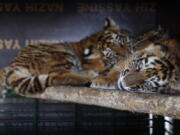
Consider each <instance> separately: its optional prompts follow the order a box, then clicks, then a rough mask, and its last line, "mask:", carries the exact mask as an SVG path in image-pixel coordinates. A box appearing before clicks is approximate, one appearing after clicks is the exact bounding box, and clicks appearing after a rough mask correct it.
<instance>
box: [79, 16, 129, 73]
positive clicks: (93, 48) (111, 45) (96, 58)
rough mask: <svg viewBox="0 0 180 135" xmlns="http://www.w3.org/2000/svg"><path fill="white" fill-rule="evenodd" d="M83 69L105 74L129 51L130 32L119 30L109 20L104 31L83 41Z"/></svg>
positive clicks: (112, 21) (113, 22)
mask: <svg viewBox="0 0 180 135" xmlns="http://www.w3.org/2000/svg"><path fill="white" fill-rule="evenodd" d="M81 42H82V45H83V46H84V47H83V53H82V69H83V70H89V69H91V70H96V71H98V72H103V71H105V70H107V69H109V68H111V67H112V66H113V65H114V64H116V63H117V61H118V60H119V59H120V58H122V57H125V55H126V54H127V51H128V46H127V45H126V44H127V43H128V42H129V32H128V31H127V30H125V29H121V28H119V26H118V25H117V24H116V23H115V21H114V20H112V19H110V18H107V19H106V20H105V26H104V28H103V29H102V30H100V31H98V32H96V33H94V34H92V35H90V36H88V37H86V38H85V39H83V40H82V41H81Z"/></svg>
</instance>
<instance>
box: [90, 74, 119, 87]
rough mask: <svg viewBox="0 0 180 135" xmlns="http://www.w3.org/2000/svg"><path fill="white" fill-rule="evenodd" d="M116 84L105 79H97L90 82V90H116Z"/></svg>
mask: <svg viewBox="0 0 180 135" xmlns="http://www.w3.org/2000/svg"><path fill="white" fill-rule="evenodd" d="M115 84H116V82H115V81H113V80H112V79H110V78H107V77H101V76H100V77H97V78H95V79H94V80H92V83H91V85H90V87H91V88H101V89H116V85H115Z"/></svg>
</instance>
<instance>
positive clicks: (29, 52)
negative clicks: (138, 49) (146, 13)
mask: <svg viewBox="0 0 180 135" xmlns="http://www.w3.org/2000/svg"><path fill="white" fill-rule="evenodd" d="M128 36H129V32H128V31H127V30H125V29H121V28H119V26H117V25H116V23H115V21H114V20H112V19H110V18H107V19H106V21H105V26H104V28H103V29H102V30H100V31H98V32H96V33H94V34H92V35H90V36H87V37H85V38H84V39H82V40H80V41H79V42H62V43H57V44H38V45H32V44H30V45H28V46H26V47H24V48H23V49H21V50H20V51H19V52H18V54H17V55H16V56H15V58H14V59H13V61H12V63H11V64H10V65H9V66H7V67H6V68H5V69H4V72H5V73H4V75H3V76H4V77H3V81H4V84H5V87H6V88H9V89H13V90H15V91H16V92H17V93H19V94H36V93H41V92H43V91H44V90H45V89H46V88H47V87H50V86H57V85H72V86H86V85H89V83H90V82H91V80H92V79H93V78H94V77H96V76H97V75H98V74H99V73H104V72H106V71H108V69H110V68H111V67H112V65H113V64H114V63H115V62H116V61H117V60H118V59H119V56H121V55H122V56H123V55H124V51H121V50H122V49H125V47H124V46H123V45H124V44H125V43H126V42H129V38H128ZM115 50H118V51H115ZM121 52H123V53H122V54H121ZM120 54H121V55H120ZM112 59H114V62H113V61H111V63H110V62H109V61H110V60H112Z"/></svg>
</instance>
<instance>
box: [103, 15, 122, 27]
mask: <svg viewBox="0 0 180 135" xmlns="http://www.w3.org/2000/svg"><path fill="white" fill-rule="evenodd" d="M104 26H105V28H109V27H117V28H119V26H118V25H117V24H116V22H115V21H114V20H113V19H111V18H109V17H108V18H106V20H105V25H104Z"/></svg>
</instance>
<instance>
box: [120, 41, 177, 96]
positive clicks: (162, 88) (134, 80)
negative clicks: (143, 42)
mask: <svg viewBox="0 0 180 135" xmlns="http://www.w3.org/2000/svg"><path fill="white" fill-rule="evenodd" d="M161 47H163V48H161ZM170 56H172V55H171V54H170V53H168V50H167V48H164V46H161V45H155V44H152V45H150V46H149V47H147V48H146V49H145V50H143V51H140V52H137V53H136V54H134V55H132V56H131V57H130V58H129V59H128V60H127V63H126V64H125V66H124V68H123V70H122V71H121V73H120V76H119V79H118V88H119V89H122V90H127V91H138V92H147V93H152V92H161V93H171V92H172V91H170V90H171V89H175V90H180V88H179V86H178V84H179V77H178V74H179V70H180V67H179V65H177V62H178V60H177V59H176V58H175V57H173V58H174V60H172V59H170V58H171V57H170ZM173 84H176V86H175V85H173ZM174 86H175V87H174Z"/></svg>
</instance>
